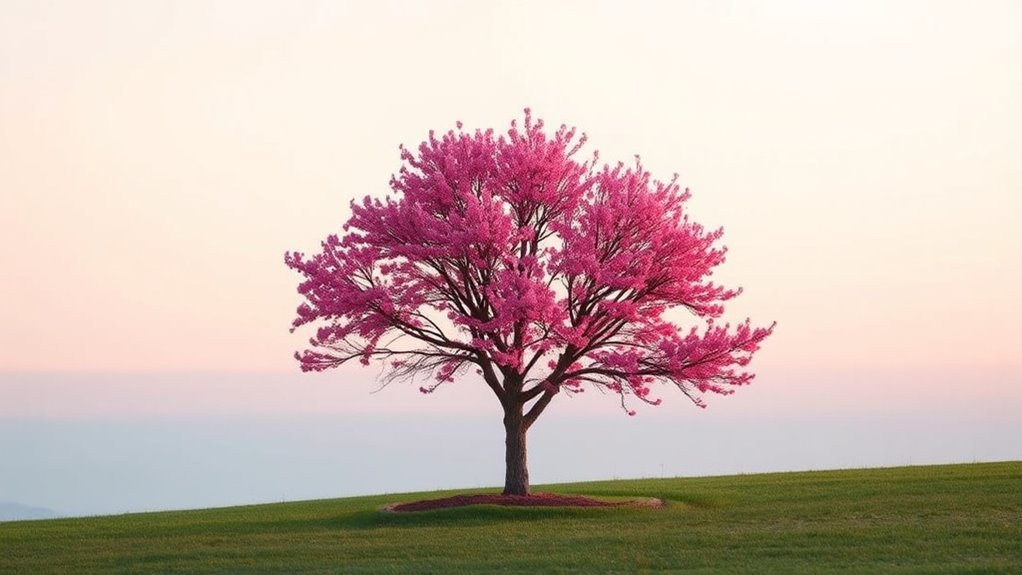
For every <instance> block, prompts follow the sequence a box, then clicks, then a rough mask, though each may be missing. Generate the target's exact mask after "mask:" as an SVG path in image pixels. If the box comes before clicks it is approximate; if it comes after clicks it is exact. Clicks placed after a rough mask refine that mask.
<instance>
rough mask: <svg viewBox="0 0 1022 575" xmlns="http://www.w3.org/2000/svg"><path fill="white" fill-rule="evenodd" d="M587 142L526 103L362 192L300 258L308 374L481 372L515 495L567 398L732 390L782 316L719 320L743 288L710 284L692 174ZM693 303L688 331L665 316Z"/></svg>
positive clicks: (714, 247) (710, 236)
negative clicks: (659, 168)
mask: <svg viewBox="0 0 1022 575" xmlns="http://www.w3.org/2000/svg"><path fill="white" fill-rule="evenodd" d="M585 141H586V138H585V136H584V135H581V136H578V137H576V131H575V130H574V129H573V128H572V129H569V128H567V127H565V126H561V128H560V129H559V130H557V131H556V132H555V133H553V134H552V135H548V134H547V133H546V132H545V131H544V129H543V122H542V120H535V121H534V120H533V118H532V116H531V115H530V113H529V110H525V121H524V124H522V125H519V124H518V123H517V122H514V121H512V122H511V128H510V129H509V130H508V131H507V133H506V134H505V135H503V136H497V135H495V134H494V132H493V130H486V131H480V130H477V131H475V132H472V133H469V132H466V131H463V130H462V126H461V123H460V122H459V123H458V125H457V130H452V131H450V132H448V133H446V134H444V135H443V136H441V137H438V136H437V135H436V134H435V133H433V132H430V134H429V139H428V140H426V141H425V142H423V143H422V144H421V145H420V146H419V148H418V150H417V151H416V152H413V151H411V150H409V149H406V148H404V147H403V146H402V147H401V159H402V160H403V162H404V165H403V167H402V168H401V170H400V172H399V173H398V174H397V175H395V176H393V177H392V178H391V181H390V187H391V191H392V193H391V195H389V196H388V197H387V198H386V199H385V200H382V201H381V200H380V199H373V198H370V197H366V198H365V199H364V200H363V201H362V202H361V203H357V202H352V204H351V211H352V215H351V219H349V220H348V222H347V224H345V226H344V231H345V233H344V235H343V236H338V235H331V236H329V237H327V239H326V240H325V241H324V242H323V243H322V250H321V251H320V252H319V253H318V254H316V255H313V256H312V257H308V258H307V257H305V256H304V255H303V254H301V253H287V254H286V255H285V262H286V264H287V265H288V266H289V267H291V268H293V269H294V270H296V271H298V272H299V273H300V274H301V275H302V276H303V277H304V279H303V281H302V282H301V284H300V285H299V287H298V291H299V293H300V294H301V295H302V296H304V302H303V303H302V304H301V305H300V306H299V307H298V316H297V318H296V319H295V320H294V323H293V325H292V331H294V329H295V328H298V327H300V326H303V325H306V324H316V325H318V329H317V331H316V334H315V336H314V337H312V338H311V339H310V340H309V346H310V347H309V349H307V350H305V351H303V352H301V353H298V352H296V353H295V357H296V359H297V360H298V361H299V362H300V363H301V368H302V370H303V371H322V370H325V369H329V368H332V367H336V366H339V365H341V364H344V363H346V362H348V361H351V360H353V359H358V360H359V361H361V362H362V363H363V364H365V365H368V364H369V363H370V361H371V360H383V361H384V362H385V364H386V365H387V368H388V370H387V371H386V375H385V378H386V379H387V381H391V380H394V379H410V380H413V381H414V380H416V379H417V378H422V377H425V378H428V382H429V383H428V384H426V385H423V386H422V387H420V390H421V391H422V392H423V393H430V392H432V391H434V390H435V389H437V388H438V387H439V386H441V385H443V384H444V383H446V382H451V381H454V378H455V376H456V375H459V374H461V373H463V372H465V371H467V370H469V369H471V370H473V371H474V372H475V373H476V374H477V376H478V377H480V378H481V380H482V382H484V383H485V384H486V385H487V386H489V388H490V389H491V390H492V391H493V394H494V395H495V396H496V397H497V399H498V400H499V401H500V405H501V407H502V408H503V414H504V417H503V422H504V429H505V432H506V441H505V448H506V451H505V461H506V474H505V479H504V493H505V494H514V495H526V494H528V490H529V473H528V467H527V465H526V432H527V431H528V430H529V428H530V427H531V426H532V424H533V423H535V421H536V419H537V418H538V417H539V416H540V415H541V414H542V413H543V412H544V410H546V408H547V407H548V406H549V405H550V402H551V401H552V400H553V399H554V397H556V396H557V395H558V393H559V392H562V391H564V392H570V393H578V392H582V391H583V390H584V389H585V388H586V387H597V388H602V389H604V390H609V391H610V392H612V393H613V394H616V395H617V396H618V397H619V398H620V402H621V406H622V407H623V408H624V409H625V410H626V411H627V412H628V413H629V414H630V415H634V411H632V410H631V409H630V407H629V403H633V402H634V401H642V402H645V403H648V404H653V405H656V404H659V403H660V399H659V398H654V397H653V396H652V390H653V387H654V385H655V384H659V383H666V384H672V385H674V386H676V387H677V388H678V389H679V390H680V391H681V393H683V394H684V395H686V396H687V397H688V398H689V399H691V400H692V401H693V402H694V403H696V404H697V405H700V406H703V405H704V404H703V401H702V399H701V394H704V393H718V394H730V393H732V392H733V391H734V388H735V387H737V386H741V385H744V384H746V383H748V382H749V381H750V380H751V379H752V377H753V375H752V374H751V373H748V372H746V371H745V370H744V368H745V366H746V365H747V364H748V363H749V360H750V359H751V358H752V355H753V352H755V351H756V350H757V349H758V347H759V344H760V342H761V341H763V339H764V338H766V337H767V336H768V335H769V334H770V333H771V331H772V330H773V326H770V327H767V328H762V327H758V328H756V327H753V326H752V325H751V323H750V322H749V320H745V322H743V323H740V324H738V325H735V326H731V325H727V324H725V325H720V324H718V323H715V322H714V319H715V318H718V317H719V316H720V315H721V314H722V313H723V311H724V306H723V304H724V302H726V301H728V300H730V299H732V298H733V297H735V296H737V295H738V294H739V293H740V291H741V290H740V289H727V288H724V287H721V286H718V285H715V284H714V283H713V282H711V281H709V280H708V277H709V276H710V275H711V273H712V271H713V269H714V268H715V267H716V266H717V265H719V264H720V263H722V262H723V261H724V254H725V251H726V248H724V247H723V246H719V245H718V240H719V239H720V237H721V234H722V230H721V229H717V230H713V231H708V230H706V229H704V228H703V227H702V226H700V225H699V224H697V223H695V222H693V221H691V220H690V219H689V218H688V215H687V214H686V213H685V210H684V205H685V201H686V199H687V198H688V197H689V192H688V190H687V189H685V190H681V189H680V186H679V185H678V183H677V179H678V178H677V175H675V176H674V178H673V179H671V180H670V181H668V182H662V181H658V180H654V179H652V178H651V176H650V174H649V173H648V172H647V171H646V170H645V169H644V168H643V166H642V164H641V162H640V161H639V159H638V157H636V161H635V164H634V166H632V167H625V166H624V165H623V164H617V165H616V166H613V167H611V166H608V165H604V166H602V167H597V162H598V154H596V153H594V154H593V155H592V157H591V158H590V159H588V160H586V161H579V160H577V159H576V156H577V155H578V152H579V150H580V148H581V147H582V146H583V145H584V143H585ZM673 309H683V310H687V311H688V312H690V314H691V317H692V318H693V319H694V322H693V323H695V324H696V325H695V327H690V328H688V329H683V328H681V327H680V326H678V325H677V324H675V323H674V322H673V321H671V320H670V319H669V318H668V317H667V312H668V311H669V310H673Z"/></svg>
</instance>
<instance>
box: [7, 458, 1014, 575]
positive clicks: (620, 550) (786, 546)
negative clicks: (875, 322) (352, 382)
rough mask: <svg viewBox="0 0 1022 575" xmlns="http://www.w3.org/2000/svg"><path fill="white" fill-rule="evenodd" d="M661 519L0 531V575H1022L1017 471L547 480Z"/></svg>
mask: <svg viewBox="0 0 1022 575" xmlns="http://www.w3.org/2000/svg"><path fill="white" fill-rule="evenodd" d="M537 490H547V491H555V492H558V493H565V494H586V495H595V496H607V497H611V496H614V497H619V496H641V497H659V498H661V499H664V500H665V501H667V502H668V507H667V508H665V509H608V508H587V509H563V508H547V509H523V508H502V507H492V506H483V507H476V508H460V509H447V510H440V511H429V512H422V513H413V514H394V513H383V512H380V511H379V510H378V509H379V508H380V507H381V506H382V505H384V504H386V503H393V502H397V501H412V500H416V499H422V498H428V497H438V496H441V495H443V494H450V493H452V492H444V493H426V494H424V493H417V494H400V495H385V496H376V497H357V498H348V499H335V500H321V501H306V502H299V503H282V504H273V505H257V506H249V507H233V508H225V509H208V510H199V511H182V512H165V513H144V514H129V515H120V516H110V517H95V518H85V519H61V520H46V521H24V522H11V523H2V524H0V573H3V574H8V573H10V574H14V573H19V574H20V573H76V574H84V573H473V572H488V573H494V572H496V573H526V572H528V573H642V572H686V573H1022V462H1011V463H982V464H972V465H941V466H926V467H901V468H891V469H864V470H848V471H817V472H803V473H776V474H764V475H740V476H731V477H706V478H682V479H645V480H629V481H607V482H598V483H573V484H564V485H551V486H540V487H539V488H537Z"/></svg>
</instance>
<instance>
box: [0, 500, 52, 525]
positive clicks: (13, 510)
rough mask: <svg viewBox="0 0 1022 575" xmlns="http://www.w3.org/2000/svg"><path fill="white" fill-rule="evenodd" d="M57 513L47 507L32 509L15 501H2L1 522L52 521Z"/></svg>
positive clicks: (0, 508)
mask: <svg viewBox="0 0 1022 575" xmlns="http://www.w3.org/2000/svg"><path fill="white" fill-rule="evenodd" d="M56 516H57V512H56V511H54V510H52V509H47V508H45V507H32V506H31V505H22V504H21V503H14V502H13V501H0V521H18V520H21V519H51V518H53V517H56Z"/></svg>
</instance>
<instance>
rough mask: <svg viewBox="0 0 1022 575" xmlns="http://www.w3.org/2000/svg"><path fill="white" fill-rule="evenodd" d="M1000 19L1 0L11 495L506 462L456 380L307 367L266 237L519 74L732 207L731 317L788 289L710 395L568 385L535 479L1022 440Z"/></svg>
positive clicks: (335, 490)
mask: <svg viewBox="0 0 1022 575" xmlns="http://www.w3.org/2000/svg"><path fill="white" fill-rule="evenodd" d="M1020 26H1022V4H1020V3H1017V2H1008V1H1004V2H997V1H986V2H975V3H965V2H941V1H933V2H924V1H909V0H906V1H895V2H890V1H864V2H841V3H838V2H805V1H801V0H788V1H779V2H770V3H765V2H666V1H665V2H653V1H650V2H640V3H629V2H612V1H603V2H572V1H566V2H557V3H551V2H539V1H524V2H499V1H498V2H478V3H473V2H454V1H436V2H416V1H408V2H372V3H355V2H311V1H307V2H306V1H299V2H261V1H241V0H227V1H222V2H215V3H205V2H171V3H164V2H149V1H127V0H124V1H102V0H101V1H96V2H88V3H80V2H72V1H57V2H22V1H13V2H3V3H2V4H0V270H3V280H2V281H0V453H3V454H4V457H3V458H2V459H0V500H8V501H12V502H19V503H23V504H26V505H40V506H45V507H51V508H53V509H55V510H57V511H59V512H61V513H90V512H111V511H120V510H138V509H144V508H162V507H167V506H195V505H214V504H218V503H232V502H246V501H256V500H268V499H269V500H272V499H275V498H277V497H278V495H277V494H276V492H277V491H285V490H286V491H287V493H282V494H281V495H280V496H281V497H288V498H295V497H304V496H330V495H334V494H346V493H356V492H372V491H374V490H378V489H405V488H420V487H442V486H462V485H475V484H495V483H497V482H498V480H499V478H500V477H499V475H500V473H501V472H500V456H501V453H500V449H501V446H500V440H499V430H498V431H494V430H493V429H490V427H487V424H486V422H487V421H490V422H492V423H493V425H497V422H496V420H495V419H494V418H495V417H496V416H495V415H494V414H495V413H496V410H497V406H496V403H495V401H494V400H493V398H492V397H490V396H489V395H488V394H487V392H486V390H485V388H482V387H481V386H480V385H478V382H477V381H474V380H471V379H470V378H466V379H465V380H464V381H459V382H457V383H456V384H453V385H452V386H450V387H449V388H445V389H441V391H438V393H437V394H436V396H434V397H421V395H420V394H418V393H416V392H415V391H414V390H413V389H411V388H408V387H400V386H395V387H391V388H388V389H385V390H383V391H382V392H380V393H377V394H371V393H370V392H371V391H372V390H374V389H376V387H377V384H375V383H374V378H375V376H376V375H377V374H378V369H377V368H375V367H374V368H367V369H358V368H357V367H352V368H350V369H349V368H345V369H343V370H339V371H336V372H333V373H330V374H323V375H319V376H302V375H300V374H297V373H296V372H295V369H296V368H295V365H294V361H293V359H292V358H291V354H292V352H293V351H294V350H295V349H298V348H300V347H302V346H303V344H304V342H305V341H306V339H307V338H308V335H309V333H308V332H304V331H300V332H299V333H296V334H290V333H288V331H287V328H288V326H289V324H290V321H291V319H292V317H293V314H294V308H295V307H296V305H297V304H298V303H299V299H298V296H297V294H296V293H295V287H296V285H297V282H298V277H297V275H296V274H294V273H292V272H290V271H289V270H287V269H286V268H285V266H284V265H283V261H282V260H283V253H284V252H285V251H286V250H302V251H306V252H311V251H313V250H316V249H317V248H318V245H319V241H320V240H321V239H322V238H323V237H325V236H326V235H327V234H329V233H333V232H338V231H340V228H341V225H342V224H343V223H344V221H345V220H346V219H347V217H348V215H349V209H348V204H349V202H350V201H352V200H353V199H359V198H361V197H363V196H365V195H373V196H377V197H382V196H383V195H384V194H386V192H387V181H388V180H389V177H390V175H391V174H392V173H393V172H396V171H397V170H398V169H399V168H400V163H399V157H398V151H397V146H398V145H399V144H402V143H403V144H406V145H409V146H415V145H417V144H418V142H420V141H421V140H422V139H423V138H424V137H426V135H427V133H428V131H429V130H430V129H437V130H447V129H450V128H453V127H454V124H455V122H456V121H458V120H461V121H463V122H464V123H465V126H466V128H467V129H475V128H484V129H485V128H491V127H492V128H495V129H497V130H502V129H504V128H505V127H506V126H507V124H508V122H509V121H510V120H511V119H512V118H515V117H519V116H520V115H521V110H522V108H524V107H526V106H529V107H531V108H532V109H533V110H534V113H535V115H537V116H539V117H542V118H544V119H545V120H546V121H547V122H548V124H550V125H552V126H557V125H559V124H561V123H567V124H570V125H575V126H578V127H579V128H580V129H581V130H583V131H585V132H587V133H588V135H589V141H590V144H589V146H588V148H587V150H589V151H591V150H594V149H599V151H600V154H601V158H603V159H604V160H606V161H611V162H616V161H619V160H622V161H630V160H631V158H632V155H633V154H640V155H642V158H643V162H644V164H645V165H646V166H647V167H648V168H649V169H650V170H651V171H652V172H653V174H654V175H656V176H659V177H661V178H670V177H671V174H672V173H674V172H678V173H679V174H680V181H681V182H682V183H683V184H684V185H686V186H688V187H690V188H691V190H692V193H693V197H692V200H691V201H690V205H689V211H690V214H691V216H692V218H693V219H695V220H696V221H698V222H700V223H702V224H704V225H706V226H708V227H717V226H723V227H724V228H725V234H724V244H726V245H727V246H728V247H729V249H730V251H729V252H728V262H727V263H726V264H724V266H723V267H722V268H721V270H720V272H719V274H718V275H717V276H716V277H715V279H718V280H719V281H720V282H722V283H724V284H726V285H729V286H743V287H744V288H745V292H744V294H743V295H742V296H740V297H739V298H738V300H736V301H735V302H734V305H733V306H732V307H731V308H730V309H729V312H728V317H730V318H734V319H742V318H744V317H746V316H750V317H752V318H753V320H754V321H755V322H757V323H759V324H768V323H769V322H771V321H774V320H776V321H777V322H778V327H777V330H776V332H775V333H774V335H773V336H772V337H771V338H770V339H769V340H768V341H767V342H766V343H765V345H764V347H763V349H762V351H761V352H760V354H759V355H758V356H757V358H756V360H755V361H754V362H753V364H752V367H753V369H754V370H755V371H756V372H757V373H758V377H757V379H756V380H755V382H754V384H753V385H752V386H751V387H750V388H748V389H743V390H739V391H738V393H737V394H736V395H735V396H732V397H712V398H709V399H710V401H709V402H710V408H709V409H707V410H698V409H696V408H694V407H692V406H691V405H688V404H686V403H685V402H684V401H683V400H682V398H679V397H677V396H675V395H673V394H671V393H670V391H671V390H670V389H664V390H663V393H662V395H663V397H664V398H665V400H666V404H665V405H664V406H663V407H661V408H659V409H656V410H654V409H640V414H639V416H637V417H636V418H627V417H624V416H622V415H621V414H620V411H619V409H618V408H617V407H616V406H615V403H614V400H613V399H612V398H601V397H595V398H593V397H586V398H577V399H578V401H574V402H570V401H567V400H566V401H562V400H561V398H558V400H557V401H558V405H555V406H553V407H552V408H551V411H550V412H549V413H548V414H546V415H544V420H541V421H540V422H539V423H538V424H537V428H536V429H535V433H534V437H532V442H533V449H534V451H533V452H532V454H533V463H534V468H533V472H534V475H535V479H536V480H538V481H544V480H572V479H585V478H596V477H602V476H606V475H617V474H620V475H621V476H634V475H643V474H655V473H661V472H663V473H668V474H698V473H717V472H744V471H754V470H764V469H773V470H781V469H789V468H817V467H824V466H825V467H834V466H839V467H840V466H858V465H874V464H876V465H881V464H883V465H886V464H903V463H911V462H941V461H965V460H972V459H990V458H994V459H1018V458H1022V452H1020V451H1019V449H1020V448H1019V447H1017V446H1016V443H1018V442H1017V438H1018V437H1022V433H1020V431H1022V430H1020V429H1019V424H1018V423H1017V420H1018V417H1017V415H1016V414H1017V413H1022V391H1020V389H1022V354H1019V352H1018V350H1019V349H1020V347H1022V346H1020V344H1022V337H1020V335H1019V329H1018V326H1019V325H1022V306H1020V305H1018V301H1017V300H1018V294H1019V293H1022V257H1020V256H1022V226H1020V225H1019V216H1020V215H1022V193H1020V192H1022V162H1020V161H1019V150H1022V106H1019V102H1022V66H1020V65H1019V62H1022V40H1020V35H1019V33H1018V30H1019V29H1020ZM445 387H446V386H445ZM600 399H602V400H603V401H599V400H600ZM447 416H449V417H450V418H451V419H449V420H448V419H447ZM547 418H549V420H548V421H547V420H546V419H547ZM491 427H492V426H491ZM434 432H435V435H431V434H432V433H434ZM459 433H460V434H461V435H458V436H457V437H453V438H451V439H450V441H451V443H449V444H448V443H446V441H447V439H445V438H446V437H450V434H459ZM487 433H495V434H496V435H495V436H493V437H490V436H487V435H485V434H487ZM335 435H336V437H337V439H336V440H330V439H328V438H329V437H333V436H335ZM427 437H428V438H429V440H430V441H431V442H433V443H430V444H429V446H428V447H429V449H430V451H428V453H429V454H430V455H429V458H428V459H424V460H422V461H425V462H426V464H427V465H426V467H423V466H421V465H420V466H418V467H415V466H413V465H411V463H414V462H420V460H416V459H415V457H417V455H415V454H416V453H420V454H421V453H426V452H425V451H422V450H419V451H416V450H418V449H419V448H418V447H412V446H414V445H418V444H417V443H414V442H415V441H418V440H422V439H424V438H427ZM494 437H497V439H494ZM274 438H276V439H274ZM626 439H627V440H626ZM594 440H598V441H602V442H603V443H602V445H606V446H608V447H607V450H605V451H600V450H599V449H598V448H597V447H594V446H593V444H592V441H594ZM374 441H376V442H380V443H379V444H377V443H373V442H374ZM406 442H412V443H406ZM423 449H424V448H423ZM434 450H435V451H434ZM423 457H425V456H423ZM153 458H155V459H153ZM661 465H662V468H661ZM427 467H428V469H430V470H431V473H432V472H435V475H431V476H423V475H417V476H416V477H423V479H422V483H414V482H409V481H406V480H407V479H408V478H409V476H411V475H413V474H416V473H419V472H420V471H421V470H422V469H424V468H427ZM412 469H415V470H419V471H412ZM373 474H378V477H381V478H383V479H379V480H374V479H372V478H373V477H377V475H373Z"/></svg>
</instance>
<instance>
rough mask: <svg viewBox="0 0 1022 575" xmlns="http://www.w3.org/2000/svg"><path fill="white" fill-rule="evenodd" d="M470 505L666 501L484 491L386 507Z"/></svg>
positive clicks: (415, 508)
mask: <svg viewBox="0 0 1022 575" xmlns="http://www.w3.org/2000/svg"><path fill="white" fill-rule="evenodd" d="M467 505H506V506H515V507H646V508H650V509H659V508H661V507H663V506H664V502H663V501H661V500H660V499H656V498H652V497H649V498H641V499H628V500H623V501H607V500H605V499H594V498H592V497H585V496H582V495H557V494H556V493H532V494H529V495H501V494H498V493H492V494H491V493H483V494H478V495H455V496H454V497H444V498H441V499H425V500H422V501H413V502H410V503H392V504H390V505H387V506H386V507H384V508H383V509H384V511H393V512H399V513H403V512H408V511H432V510H434V509H447V508H450V507H465V506H467Z"/></svg>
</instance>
